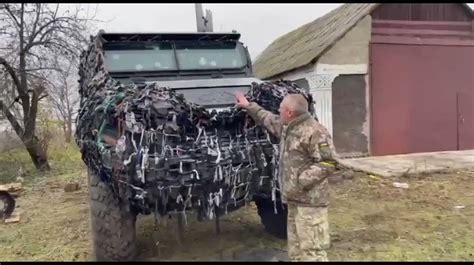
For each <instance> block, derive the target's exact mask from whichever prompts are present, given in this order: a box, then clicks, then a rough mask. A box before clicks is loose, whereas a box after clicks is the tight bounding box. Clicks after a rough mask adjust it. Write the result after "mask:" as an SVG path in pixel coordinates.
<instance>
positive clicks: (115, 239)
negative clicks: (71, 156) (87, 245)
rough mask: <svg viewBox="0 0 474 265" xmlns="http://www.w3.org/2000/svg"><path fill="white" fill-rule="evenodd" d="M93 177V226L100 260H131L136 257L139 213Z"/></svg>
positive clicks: (97, 178)
mask: <svg viewBox="0 0 474 265" xmlns="http://www.w3.org/2000/svg"><path fill="white" fill-rule="evenodd" d="M89 179H90V190H89V192H90V205H91V227H92V237H93V245H94V258H95V260H96V261H130V260H133V258H135V255H136V252H137V248H136V242H135V222H136V214H135V213H133V212H131V211H130V207H129V205H128V204H127V203H123V202H119V200H118V199H117V198H115V197H114V195H113V193H112V190H111V189H110V188H109V187H108V186H107V185H106V184H105V183H104V182H102V181H100V179H99V177H98V176H96V175H95V174H91V173H90V175H89Z"/></svg>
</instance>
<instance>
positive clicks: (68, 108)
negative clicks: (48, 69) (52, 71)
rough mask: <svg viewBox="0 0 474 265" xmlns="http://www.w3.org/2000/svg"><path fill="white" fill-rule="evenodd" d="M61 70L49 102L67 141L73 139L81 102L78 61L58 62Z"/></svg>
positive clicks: (49, 92) (50, 91)
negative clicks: (74, 121) (73, 129)
mask: <svg viewBox="0 0 474 265" xmlns="http://www.w3.org/2000/svg"><path fill="white" fill-rule="evenodd" d="M57 64H58V66H60V67H61V69H62V70H61V71H57V72H56V75H55V78H54V81H53V80H52V82H53V84H52V85H51V86H50V87H49V90H48V94H49V97H48V99H49V102H50V103H51V106H52V110H53V111H54V113H55V115H56V116H57V119H58V120H59V121H60V122H61V126H62V129H63V132H64V138H65V140H66V143H70V142H71V140H72V125H73V120H74V117H75V115H76V112H77V107H78V104H79V93H78V88H77V86H78V82H77V80H78V75H77V67H78V63H77V62H76V61H72V62H71V61H63V62H57Z"/></svg>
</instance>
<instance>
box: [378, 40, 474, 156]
mask: <svg viewBox="0 0 474 265" xmlns="http://www.w3.org/2000/svg"><path fill="white" fill-rule="evenodd" d="M370 52H371V66H370V67H371V81H372V82H371V89H370V90H371V154H372V155H388V154H403V153H417V152H433V151H446V150H459V149H472V148H474V142H473V141H474V138H473V136H474V107H473V106H474V93H473V92H474V47H473V46H467V45H464V46H441V45H414V44H387V43H372V44H371V50H370Z"/></svg>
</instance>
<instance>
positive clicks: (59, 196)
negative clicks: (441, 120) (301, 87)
mask: <svg viewBox="0 0 474 265" xmlns="http://www.w3.org/2000/svg"><path fill="white" fill-rule="evenodd" d="M49 154H50V163H51V166H52V168H53V170H52V171H51V172H48V173H46V174H44V175H38V174H37V173H36V172H35V171H34V170H33V168H32V166H31V162H30V161H29V157H28V154H27V153H26V152H25V151H23V150H17V151H12V152H9V153H6V154H3V155H1V156H0V172H1V173H0V180H2V181H6V180H7V179H9V178H10V179H11V178H12V176H14V175H15V174H16V173H17V172H16V171H17V170H18V168H19V167H20V166H22V167H23V168H24V169H25V174H24V178H25V180H26V182H25V191H24V192H23V194H22V196H21V197H19V198H18V201H17V204H18V208H17V209H16V211H18V212H20V213H21V221H20V222H19V223H16V224H9V225H4V224H0V260H5V261H40V260H45V261H84V260H90V259H91V253H92V243H91V234H90V224H89V222H90V221H89V202H88V190H87V185H86V177H85V167H84V166H83V162H82V161H81V159H80V153H79V152H78V150H77V148H76V147H75V146H74V145H71V146H65V145H56V146H54V145H53V146H52V147H51V149H50V153H49ZM473 177H474V172H455V173H452V174H435V175H427V176H419V177H411V178H401V179H383V178H370V177H369V176H367V175H365V174H357V175H356V176H355V177H354V179H352V180H346V181H344V182H343V183H340V184H337V185H333V186H331V205H330V208H329V213H330V214H329V218H330V228H331V240H332V246H331V249H330V250H329V251H328V254H329V258H330V259H331V260H343V261H352V260H353V261H398V260H400V261H423V260H430V261H450V260H472V259H473V254H474V251H473V250H472V246H473V245H474V230H473V229H472V228H473V227H474V218H473V215H474V198H473V197H474V182H473V181H472V179H473ZM70 180H76V181H79V182H80V184H81V187H82V188H81V190H79V191H76V192H72V193H66V192H64V190H63V187H64V185H65V183H67V182H68V181H70ZM395 181H398V182H406V183H408V184H409V185H410V187H409V188H408V189H399V188H395V187H393V186H392V183H393V182H395ZM459 205H462V206H464V208H463V209H456V208H455V206H459ZM195 219H196V218H195V217H194V216H191V215H188V226H187V228H186V229H187V231H186V234H185V237H186V240H185V242H183V244H182V245H179V244H178V243H177V240H176V237H175V232H174V222H173V221H174V220H170V221H169V222H168V224H167V225H165V224H164V223H162V224H160V225H159V226H158V227H156V228H157V229H155V226H154V221H153V218H152V216H146V217H140V218H139V222H138V227H137V234H138V236H137V239H138V246H139V249H140V253H139V259H141V260H157V259H159V260H217V259H219V258H220V257H223V256H229V255H230V256H232V255H233V253H235V252H239V251H242V250H247V249H252V248H257V247H271V248H279V249H285V248H286V241H283V240H278V239H275V238H273V237H271V236H269V235H268V234H266V233H265V232H264V231H263V229H262V225H261V224H260V221H259V218H258V216H257V214H256V210H255V209H254V206H252V205H251V206H249V207H247V208H244V209H242V210H240V211H237V212H235V213H232V214H230V215H228V216H225V217H224V218H223V219H222V220H221V231H222V232H221V234H220V235H215V232H214V222H212V221H209V222H197V221H196V220H195Z"/></svg>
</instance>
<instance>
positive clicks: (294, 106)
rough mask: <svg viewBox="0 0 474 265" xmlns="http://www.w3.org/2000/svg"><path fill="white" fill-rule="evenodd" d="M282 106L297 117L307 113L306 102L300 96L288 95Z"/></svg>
mask: <svg viewBox="0 0 474 265" xmlns="http://www.w3.org/2000/svg"><path fill="white" fill-rule="evenodd" d="M282 104H283V105H284V106H285V107H287V108H288V109H289V110H291V111H292V112H294V113H295V115H296V116H299V115H301V114H303V113H305V112H307V111H308V101H307V100H306V99H305V98H304V97H303V95H300V94H289V95H287V96H286V97H285V98H284V99H283V102H282Z"/></svg>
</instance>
